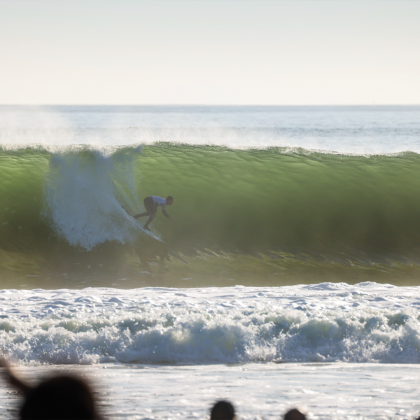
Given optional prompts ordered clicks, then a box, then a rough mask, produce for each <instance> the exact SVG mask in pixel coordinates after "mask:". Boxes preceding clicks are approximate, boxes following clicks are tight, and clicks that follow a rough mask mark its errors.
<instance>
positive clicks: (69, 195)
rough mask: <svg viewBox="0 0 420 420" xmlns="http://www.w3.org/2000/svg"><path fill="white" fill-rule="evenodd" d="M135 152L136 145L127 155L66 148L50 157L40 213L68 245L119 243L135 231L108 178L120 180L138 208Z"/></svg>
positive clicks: (133, 222)
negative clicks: (65, 150) (41, 211)
mask: <svg viewBox="0 0 420 420" xmlns="http://www.w3.org/2000/svg"><path fill="white" fill-rule="evenodd" d="M140 153H141V147H138V148H137V149H133V150H131V151H130V153H127V154H125V153H114V154H113V155H107V154H104V153H102V152H100V151H86V152H85V153H81V152H78V153H72V152H71V151H69V152H67V153H53V154H52V155H51V159H50V171H49V172H48V173H47V175H46V180H45V184H44V196H45V205H46V207H45V211H44V216H45V217H47V218H50V219H51V221H52V224H53V226H54V229H55V231H56V232H57V233H58V234H59V235H60V236H62V237H63V238H65V239H66V240H67V241H68V243H69V244H71V245H74V246H81V247H83V248H85V249H87V250H90V249H92V248H93V247H95V246H97V245H99V244H102V243H104V242H106V241H118V242H120V243H125V242H127V241H130V240H132V239H133V238H134V236H135V235H136V234H138V232H140V231H141V228H140V226H139V225H138V224H137V223H136V222H135V220H134V219H132V218H131V217H129V216H128V215H127V213H126V212H125V211H124V209H123V208H122V207H121V203H119V202H118V200H117V199H116V196H115V191H114V186H113V184H112V180H113V179H116V178H120V179H123V180H124V187H125V188H126V189H128V191H129V192H130V193H131V194H130V195H131V199H132V202H133V204H134V206H135V207H136V208H137V209H138V210H140V208H141V206H140V197H139V194H138V190H139V183H140V180H139V179H137V178H136V173H135V161H136V158H137V156H138V154H140ZM92 161H93V162H92ZM92 163H93V164H92Z"/></svg>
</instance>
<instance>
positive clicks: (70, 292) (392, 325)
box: [0, 106, 420, 419]
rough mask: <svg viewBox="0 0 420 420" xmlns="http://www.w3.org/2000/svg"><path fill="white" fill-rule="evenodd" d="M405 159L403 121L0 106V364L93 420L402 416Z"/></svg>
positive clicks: (411, 144)
mask: <svg viewBox="0 0 420 420" xmlns="http://www.w3.org/2000/svg"><path fill="white" fill-rule="evenodd" d="M419 153H420V107H416V106H411V107H402V106H400V107H392V106H389V107H388V106H387V107H375V106H372V107H199V106H197V107H181V106H180V107H176V106H173V107H165V106H161V107H159V106H156V107H153V106H137V107H135V106H132V107H128V106H127V107H117V106H107V107H105V106H104V107H96V106H91V107H82V106H79V107H78V106H61V107H58V106H57V107H44V108H40V107H5V106H2V107H0V197H1V199H0V352H1V353H2V355H3V356H4V357H6V358H7V359H9V360H11V361H12V362H13V363H14V364H15V365H16V366H17V369H18V370H19V372H20V373H21V374H22V375H23V376H26V377H28V378H33V376H37V377H38V376H42V375H44V374H45V372H46V371H47V370H48V367H50V368H51V367H54V368H55V369H58V370H60V371H62V370H63V369H67V370H71V371H74V370H76V371H78V372H80V373H81V374H82V375H85V376H86V377H87V378H89V379H90V380H92V381H93V382H95V383H96V384H97V385H98V387H99V388H100V389H101V395H102V400H101V401H102V402H101V404H102V407H103V411H104V412H105V413H106V414H107V415H109V416H110V417H112V418H114V417H115V418H116V417H130V418H142V419H144V418H156V419H160V418H175V417H177V416H183V417H187V418H204V417H205V416H206V414H207V412H208V408H209V407H210V405H211V403H212V402H214V400H215V399H218V398H230V399H232V400H233V402H234V403H236V404H237V408H238V414H239V416H240V417H241V418H243V419H254V418H264V419H271V418H273V419H274V418H278V416H279V415H281V414H282V413H283V412H284V411H285V409H286V408H287V407H290V406H292V405H299V406H301V407H303V408H304V409H306V410H307V411H308V412H309V414H310V417H311V418H337V419H341V418H343V419H344V418H355V419H356V418H361V417H364V418H381V419H382V418H383V419H391V418H396V417H398V418H407V419H409V418H413V417H414V416H418V414H419V412H420V406H419V404H418V402H417V399H418V398H417V389H416V387H417V382H416V381H417V380H416V378H417V376H418V375H417V370H418V369H420V367H419V366H420V363H419V357H420V353H419V352H420V324H419V321H420V317H419V315H420V314H419V305H420V287H419V286H418V285H419V282H418V278H419V274H420V270H419V268H420V258H419V250H420V223H419V221H418V220H419V218H418V215H419V212H420V198H419V194H418V191H419V189H420V165H419V164H420V157H419ZM114 184H115V185H117V186H118V189H119V190H120V191H121V192H122V194H123V195H124V200H127V201H128V202H129V203H130V206H132V207H133V208H134V209H136V211H139V212H140V211H143V199H144V198H145V197H146V196H150V195H152V194H153V195H160V196H164V197H166V196H167V195H172V196H174V197H175V202H174V205H173V206H171V207H170V208H169V209H168V212H169V213H170V214H171V216H173V218H174V219H175V222H174V223H172V222H171V221H169V220H167V219H166V218H164V217H163V215H162V214H158V216H157V218H156V219H155V220H154V222H153V224H152V225H151V226H152V229H153V232H154V233H155V234H156V235H158V236H159V237H160V238H162V240H163V241H164V242H159V241H156V240H154V239H153V238H151V237H149V236H147V235H145V234H144V233H143V232H142V230H141V229H140V228H139V227H138V225H137V224H136V222H135V221H134V220H133V219H132V218H131V217H130V216H128V215H127V213H126V212H125V211H124V209H123V208H122V206H121V198H119V197H118V196H117V195H116V194H115V190H114ZM81 365H82V366H83V368H81V367H80V366H81ZM78 366H79V367H78ZM174 383H176V389H175V388H174V386H173V384H174ZM14 403H15V397H14V396H10V395H8V394H6V392H5V390H4V389H1V390H0V413H1V415H2V417H4V418H10V417H11V415H12V414H11V413H13V407H14ZM11 410H12V411H11Z"/></svg>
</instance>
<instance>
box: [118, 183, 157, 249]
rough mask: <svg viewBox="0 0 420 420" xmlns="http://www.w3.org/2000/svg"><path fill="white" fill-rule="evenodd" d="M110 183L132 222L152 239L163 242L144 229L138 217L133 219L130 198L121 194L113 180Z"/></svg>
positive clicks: (133, 213)
mask: <svg viewBox="0 0 420 420" xmlns="http://www.w3.org/2000/svg"><path fill="white" fill-rule="evenodd" d="M111 182H112V185H113V186H114V193H115V198H116V199H117V200H118V202H119V203H120V204H121V207H122V208H123V209H124V210H125V211H126V213H127V214H128V215H129V216H131V217H132V218H133V222H134V223H135V224H136V226H138V228H139V229H140V230H141V231H142V232H144V233H145V234H146V235H149V236H151V237H152V238H153V239H156V240H157V241H160V242H164V241H162V239H160V238H159V236H157V235H155V234H154V233H153V232H151V231H150V230H147V229H145V228H144V227H143V226H142V225H141V223H140V221H139V220H138V219H135V218H134V217H133V216H134V215H135V214H136V212H135V211H134V209H133V206H132V205H131V202H130V199H129V198H128V197H124V195H125V194H123V193H122V192H121V191H120V190H119V189H118V187H117V186H116V185H115V182H114V181H112V180H111Z"/></svg>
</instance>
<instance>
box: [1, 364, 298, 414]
mask: <svg viewBox="0 0 420 420" xmlns="http://www.w3.org/2000/svg"><path fill="white" fill-rule="evenodd" d="M0 368H3V369H2V374H3V377H4V379H5V381H6V382H7V383H9V385H11V386H12V387H13V388H15V389H16V390H17V391H18V392H19V393H20V394H22V396H23V401H22V403H21V405H20V408H19V411H18V413H19V418H20V419H22V420H42V419H43V420H102V416H100V415H99V413H98V409H97V404H96V401H95V399H94V397H93V390H92V389H91V387H90V385H89V384H88V383H87V382H86V381H84V380H83V379H81V378H79V377H77V376H75V375H56V376H53V377H51V378H49V379H45V380H43V381H41V382H40V383H39V384H38V385H35V386H31V385H29V384H27V383H26V382H25V381H23V380H22V379H20V378H19V377H17V376H16V375H15V374H14V372H13V370H12V369H11V368H10V366H9V364H8V363H7V362H6V361H5V360H4V359H1V358H0ZM234 419H236V414H235V408H234V406H233V404H232V403H231V402H229V401H227V400H219V401H216V403H215V404H214V405H213V407H212V409H211V410H210V420H234ZM284 420H306V416H305V414H303V413H301V412H300V411H299V410H298V409H296V408H293V409H291V410H289V411H288V412H287V413H286V414H285V415H284Z"/></svg>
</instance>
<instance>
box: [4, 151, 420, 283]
mask: <svg viewBox="0 0 420 420" xmlns="http://www.w3.org/2000/svg"><path fill="white" fill-rule="evenodd" d="M0 163H1V165H0V193H1V197H2V200H1V205H0V230H1V238H0V247H1V250H2V255H3V259H2V260H1V266H2V268H3V271H4V272H5V273H7V275H8V276H9V277H10V276H11V277H13V276H12V275H11V274H10V273H13V275H14V276H15V277H16V278H18V277H21V274H22V273H32V272H34V273H35V274H30V275H39V276H41V277H40V278H39V279H41V278H44V277H45V276H46V273H47V272H48V273H50V272H51V273H52V274H51V276H52V277H50V280H51V279H53V278H56V277H57V274H56V273H55V271H54V270H56V271H57V270H58V271H63V268H66V270H67V276H65V278H66V281H68V282H70V283H71V282H73V283H74V282H76V281H78V280H76V278H77V279H79V278H82V277H83V278H85V277H86V276H88V277H89V278H91V277H92V276H91V274H90V273H91V272H90V271H89V270H92V268H87V266H91V267H92V264H89V262H90V261H95V264H96V263H98V264H97V266H98V267H99V266H100V267H107V271H106V272H107V273H108V274H109V275H110V276H111V274H112V276H114V277H112V276H111V277H112V278H117V277H118V276H120V275H121V276H123V275H126V276H127V277H126V278H127V279H129V280H125V281H128V282H130V281H133V282H134V284H140V285H142V284H143V283H141V282H143V281H145V282H146V283H144V284H153V282H152V280H151V279H154V281H155V283H156V282H157V281H158V280H159V281H160V282H161V283H159V284H173V285H178V283H179V282H181V283H179V284H182V285H183V286H187V285H195V286H196V285H206V284H219V283H220V282H221V284H225V283H226V284H228V283H227V282H228V281H231V280H229V278H233V279H234V281H236V282H238V283H241V282H242V283H246V284H262V283H264V284H267V283H269V284H285V283H288V282H300V283H302V282H305V281H325V280H334V281H336V280H340V281H341V280H345V281H362V280H364V279H374V280H375V281H381V280H383V281H387V282H394V283H398V282H400V281H406V282H407V281H408V282H410V283H412V282H413V281H415V280H414V279H416V278H417V274H418V268H417V267H418V263H419V258H418V252H417V251H418V249H419V247H420V223H419V214H420V198H419V190H420V176H419V175H420V165H419V164H420V157H419V155H417V154H414V153H406V154H401V155H395V156H370V157H364V156H344V155H334V154H322V153H309V152H307V151H304V150H290V151H288V150H285V149H268V150H231V149H227V148H223V147H211V146H205V147H202V146H188V145H171V144H166V143H160V144H155V145H152V146H145V147H143V149H142V153H140V149H139V148H130V147H127V148H120V149H116V150H114V151H113V152H112V153H110V152H109V151H108V152H106V153H99V152H98V151H92V150H88V149H68V150H62V151H60V152H54V153H53V152H48V151H46V150H42V149H25V150H18V151H5V150H3V151H1V152H0ZM112 181H114V182H115V183H116V184H117V185H118V188H119V189H121V190H122V192H123V194H124V196H125V198H126V199H127V200H128V201H129V202H130V205H131V206H133V208H135V209H136V210H137V211H139V212H140V211H143V205H142V202H143V199H144V197H146V196H150V195H159V196H162V197H166V196H167V195H172V196H173V197H174V198H175V202H174V204H173V205H172V206H170V207H169V206H168V207H167V211H168V213H169V214H170V215H171V216H172V217H173V218H174V219H175V222H172V221H170V220H168V219H166V218H165V217H163V215H162V214H158V216H157V217H156V218H155V220H154V221H153V223H152V225H151V226H152V227H153V229H154V232H155V233H156V234H158V235H160V236H161V237H162V239H163V240H164V241H165V244H160V243H158V242H157V241H155V240H154V239H152V238H150V237H148V236H147V235H144V234H143V233H142V232H141V230H140V229H139V228H138V226H137V227H136V225H135V224H133V221H132V220H130V219H129V218H128V217H127V215H126V213H125V212H124V210H122V208H121V205H120V203H119V202H118V201H117V199H116V197H115V193H114V191H113V188H112ZM120 201H121V200H120ZM159 213H160V210H159ZM141 221H142V222H144V223H145V222H146V218H144V219H141ZM76 260H77V261H76ZM150 263H153V264H150ZM154 264H156V265H154ZM146 266H147V267H148V268H147V270H145V269H144V267H146ZM31 270H32V271H31ZM98 270H99V271H98V272H99V274H98V275H97V276H98V278H104V273H102V274H101V270H102V268H101V269H99V268H98ZM104 270H105V268H104ZM142 271H147V272H148V273H150V274H145V273H143V274H141V272H142ZM54 273H55V274H54ZM127 273H128V274H127ZM26 275H27V274H25V276H26ZM61 276H62V274H61ZM136 276H137V277H136ZM139 276H140V277H141V278H142V279H143V277H144V279H143V280H141V281H140V280H139V279H140V277H139ZM145 276H146V277H145ZM111 277H110V278H111ZM45 278H46V277H45ZM182 278H184V279H185V278H186V279H187V280H182V281H181V279H182ZM61 279H62V278H61ZM156 279H158V280H156ZM174 279H175V280H174ZM402 279H403V280H402ZM26 280H28V279H25V281H26ZM62 280H63V279H62ZM36 281H38V282H39V281H40V280H36ZM52 281H53V280H51V282H52ZM55 281H57V280H55ZM60 281H61V280H60ZM82 281H83V280H82ZM89 281H90V280H89ZM110 281H111V280H110ZM151 282H152V283H151ZM162 282H163V283H162ZM168 282H169V283H168ZM174 282H175V283H174ZM218 282H219V283H218ZM118 285H120V283H118ZM124 285H127V287H129V283H127V284H124Z"/></svg>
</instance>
